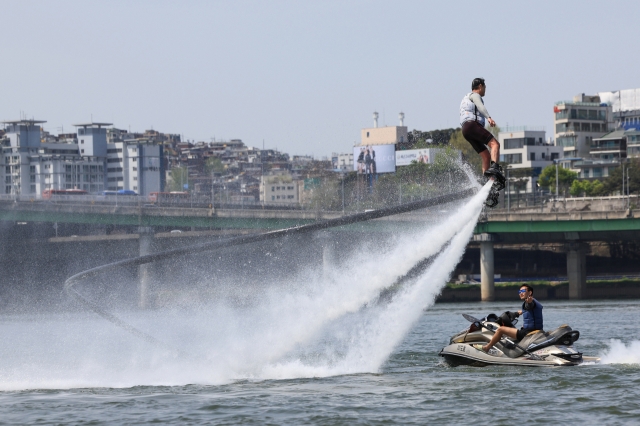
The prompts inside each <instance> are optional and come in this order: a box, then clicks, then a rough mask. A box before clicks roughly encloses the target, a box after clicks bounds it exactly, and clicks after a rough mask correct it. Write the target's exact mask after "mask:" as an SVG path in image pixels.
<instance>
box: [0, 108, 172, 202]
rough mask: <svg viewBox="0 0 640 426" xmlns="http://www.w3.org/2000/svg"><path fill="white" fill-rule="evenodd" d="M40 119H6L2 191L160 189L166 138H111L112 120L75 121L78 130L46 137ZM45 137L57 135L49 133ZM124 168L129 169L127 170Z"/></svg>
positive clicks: (37, 194)
mask: <svg viewBox="0 0 640 426" xmlns="http://www.w3.org/2000/svg"><path fill="white" fill-rule="evenodd" d="M45 122H46V121H42V120H14V121H4V122H3V123H4V124H5V126H6V127H5V135H4V137H3V139H2V144H1V155H0V182H4V185H0V194H12V195H23V196H31V197H33V198H40V197H41V196H42V192H43V191H44V190H46V189H82V190H85V191H87V192H90V193H100V192H102V191H103V190H105V189H112V190H117V189H129V190H133V191H136V192H137V193H139V194H141V195H148V194H149V193H150V192H154V191H162V190H163V188H164V167H163V165H164V162H163V153H164V151H163V147H162V144H159V143H156V142H149V141H145V140H140V139H135V140H126V141H121V142H115V143H107V129H106V128H105V126H110V125H111V124H110V123H93V122H92V123H82V124H77V125H76V126H77V127H78V129H77V136H76V137H75V138H73V137H70V136H69V135H64V137H62V138H60V137H58V138H57V140H58V142H45V143H42V140H43V137H42V135H43V132H42V129H41V127H40V125H41V124H42V123H45ZM44 139H45V140H47V141H48V140H55V139H54V138H53V137H51V135H48V136H47V137H46V138H44ZM125 169H126V171H125Z"/></svg>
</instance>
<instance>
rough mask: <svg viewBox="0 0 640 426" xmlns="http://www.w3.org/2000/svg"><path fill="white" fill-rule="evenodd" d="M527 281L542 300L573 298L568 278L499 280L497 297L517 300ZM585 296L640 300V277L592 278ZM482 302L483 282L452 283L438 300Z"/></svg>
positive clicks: (498, 298) (590, 297)
mask: <svg viewBox="0 0 640 426" xmlns="http://www.w3.org/2000/svg"><path fill="white" fill-rule="evenodd" d="M523 284H529V285H531V286H532V287H533V289H534V293H535V297H536V298H538V299H540V300H564V299H569V283H568V282H567V281H530V282H522V281H519V282H503V283H496V287H495V300H496V301H498V300H501V301H502V300H503V301H509V300H516V298H517V296H518V295H517V290H518V289H519V288H520V287H521V286H522V285H523ZM585 299H640V279H629V278H625V279H618V280H589V281H587V291H586V297H585ZM479 301H480V285H479V284H452V283H449V284H447V286H446V287H445V288H444V289H443V290H442V293H440V295H439V296H438V298H437V299H436V303H444V302H479Z"/></svg>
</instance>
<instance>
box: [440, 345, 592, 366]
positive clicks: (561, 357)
mask: <svg viewBox="0 0 640 426" xmlns="http://www.w3.org/2000/svg"><path fill="white" fill-rule="evenodd" d="M476 344H478V345H481V344H485V343H484V342H479V343H476ZM473 345H474V344H473V343H452V344H450V345H448V346H445V347H444V348H443V349H442V350H441V351H440V354H439V355H440V356H441V357H443V358H444V360H445V362H446V363H447V364H449V365H451V366H454V367H455V366H459V365H467V366H472V367H486V366H488V365H518V366H526V367H559V366H573V365H579V364H581V363H582V361H583V360H582V354H581V353H579V352H577V351H576V350H575V349H573V348H569V347H552V348H545V349H541V350H539V351H536V352H533V353H534V354H536V355H538V357H539V359H532V358H531V357H530V356H529V355H527V354H525V355H523V356H520V357H517V358H509V357H507V356H506V355H504V354H503V353H502V351H500V350H499V349H496V348H492V349H491V350H489V353H487V352H484V351H482V350H481V349H476V348H475V347H474V346H473Z"/></svg>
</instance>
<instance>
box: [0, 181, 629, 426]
mask: <svg viewBox="0 0 640 426" xmlns="http://www.w3.org/2000/svg"><path fill="white" fill-rule="evenodd" d="M487 193H488V186H485V187H484V188H483V189H482V190H481V191H480V192H479V193H478V195H476V196H474V197H473V198H472V199H470V200H468V201H466V202H464V203H462V204H461V208H457V209H454V210H451V211H452V213H450V214H448V215H447V216H446V217H443V219H442V223H438V224H432V226H430V227H427V229H425V230H424V231H422V232H415V233H412V234H411V235H404V236H398V237H397V238H396V239H394V240H393V241H390V242H386V243H387V244H386V245H384V244H379V245H377V246H375V247H371V246H367V247H363V248H362V250H360V251H359V252H358V253H353V255H352V256H351V257H350V258H348V259H340V260H339V261H338V262H336V263H335V265H333V266H332V268H327V269H325V270H320V271H318V270H313V268H311V267H309V268H306V269H305V268H303V272H302V273H300V274H297V275H295V276H292V277H291V278H290V279H288V280H282V279H280V278H279V279H277V280H275V281H273V282H271V281H269V278H268V277H267V276H265V279H264V280H263V282H261V283H257V284H255V285H254V286H252V287H248V286H247V285H246V284H241V283H237V282H235V283H234V282H231V283H224V282H218V283H216V284H215V286H214V287H213V289H210V290H207V291H209V293H207V291H204V290H203V291H200V292H191V293H189V292H188V293H185V294H180V295H177V294H171V297H170V298H169V299H176V297H177V296H179V299H180V302H181V303H179V304H177V305H167V306H164V307H163V308H158V309H154V310H145V311H139V310H135V309H131V308H130V307H126V306H124V305H118V303H115V302H114V299H112V297H113V292H111V293H109V292H108V291H106V292H105V291H101V292H98V293H94V294H91V293H90V292H89V293H85V294H87V296H92V298H93V300H95V301H96V303H100V304H101V305H102V306H109V309H112V312H113V313H114V314H115V315H117V316H118V317H119V318H120V319H121V320H122V321H124V322H126V323H127V324H129V325H130V326H132V327H135V328H137V329H139V330H141V331H144V332H145V333H147V334H149V335H151V336H153V337H154V338H155V339H157V341H159V342H162V343H161V344H157V343H152V342H149V341H147V340H144V339H141V338H140V337H137V336H136V335H134V334H131V333H128V332H127V331H125V330H123V329H122V328H120V327H118V326H117V324H116V323H117V322H109V321H107V320H104V319H102V318H101V317H99V316H97V315H95V314H93V313H91V312H84V311H77V310H69V309H59V310H55V309H54V310H49V311H48V313H43V312H38V311H37V310H34V311H33V312H21V313H12V314H9V313H4V314H2V313H0V341H1V342H2V345H0V424H146V423H169V424H295V425H297V424H330V425H335V424H354V423H362V424H392V423H402V424H451V423H460V422H473V423H481V424H485V423H492V424H513V423H516V422H518V423H526V424H535V423H551V422H553V423H558V422H572V423H574V422H581V423H586V424H595V423H606V424H625V423H633V422H637V419H638V418H640V402H638V401H640V337H639V333H638V331H637V326H636V324H635V320H636V316H637V313H638V312H640V301H583V302H575V301H574V302H569V301H563V302H558V301H553V302H545V301H544V300H542V301H541V302H542V303H543V304H544V305H545V310H544V313H545V328H546V329H552V328H555V327H557V326H559V325H561V324H565V323H566V324H569V325H571V326H572V327H573V328H575V329H578V330H579V331H580V332H581V338H580V340H579V341H578V342H577V346H578V348H579V349H581V350H582V351H583V352H584V354H585V355H591V356H594V355H595V356H601V357H602V362H601V363H599V364H592V365H581V366H577V367H555V368H520V367H499V366H494V367H485V368H474V367H456V368H451V367H448V366H447V365H445V364H444V363H443V362H442V360H441V358H440V357H439V356H438V353H439V351H440V349H441V348H442V347H443V346H445V345H446V344H447V343H448V341H449V338H450V336H452V335H453V334H455V333H456V332H458V331H460V330H461V329H463V328H465V327H467V326H468V323H467V322H466V321H465V320H464V319H463V318H462V316H461V314H462V313H467V314H470V315H473V316H475V317H483V316H485V315H487V314H488V313H490V312H494V313H497V314H500V313H502V312H503V311H505V310H514V309H517V308H518V305H519V303H518V300H519V298H518V295H517V293H516V292H515V291H514V295H513V299H514V300H513V303H504V302H501V303H472V304H437V305H434V303H433V302H434V300H435V297H436V296H437V294H438V293H439V292H440V290H441V288H442V287H443V285H444V284H445V283H446V281H447V279H448V277H449V275H450V273H451V271H453V269H454V268H455V266H456V264H457V263H458V262H459V260H460V258H461V256H462V254H463V252H464V249H465V247H466V245H467V242H468V241H469V238H470V237H471V234H472V232H473V228H474V225H475V223H476V220H477V217H478V215H479V213H480V210H481V208H482V204H483V202H484V200H485V198H486V196H487ZM356 251H358V250H356ZM425 258H428V259H431V262H430V263H424V262H422V260H423V259H425ZM418 264H420V265H423V266H424V267H423V268H420V269H419V270H416V269H415V266H416V265H418ZM279 276H282V274H280V275H279ZM203 279H205V278H203ZM394 283H396V284H397V285H394ZM90 284H91V282H89V283H85V286H84V288H79V290H80V291H82V292H87V291H89V290H90V289H91V286H90ZM116 284H117V283H116ZM191 284H192V287H194V288H200V287H199V284H198V283H196V282H194V283H191ZM115 288H117V286H116V287H115ZM202 289H205V287H202V288H201V290H202ZM381 295H384V296H381Z"/></svg>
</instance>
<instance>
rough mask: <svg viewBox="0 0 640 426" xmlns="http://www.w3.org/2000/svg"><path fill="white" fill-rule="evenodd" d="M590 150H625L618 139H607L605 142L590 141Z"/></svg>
mask: <svg viewBox="0 0 640 426" xmlns="http://www.w3.org/2000/svg"><path fill="white" fill-rule="evenodd" d="M589 149H590V150H591V151H592V152H596V151H597V152H602V151H621V150H622V151H626V147H625V146H623V144H621V143H620V141H607V142H598V143H595V142H594V143H591V146H590V148H589Z"/></svg>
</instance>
